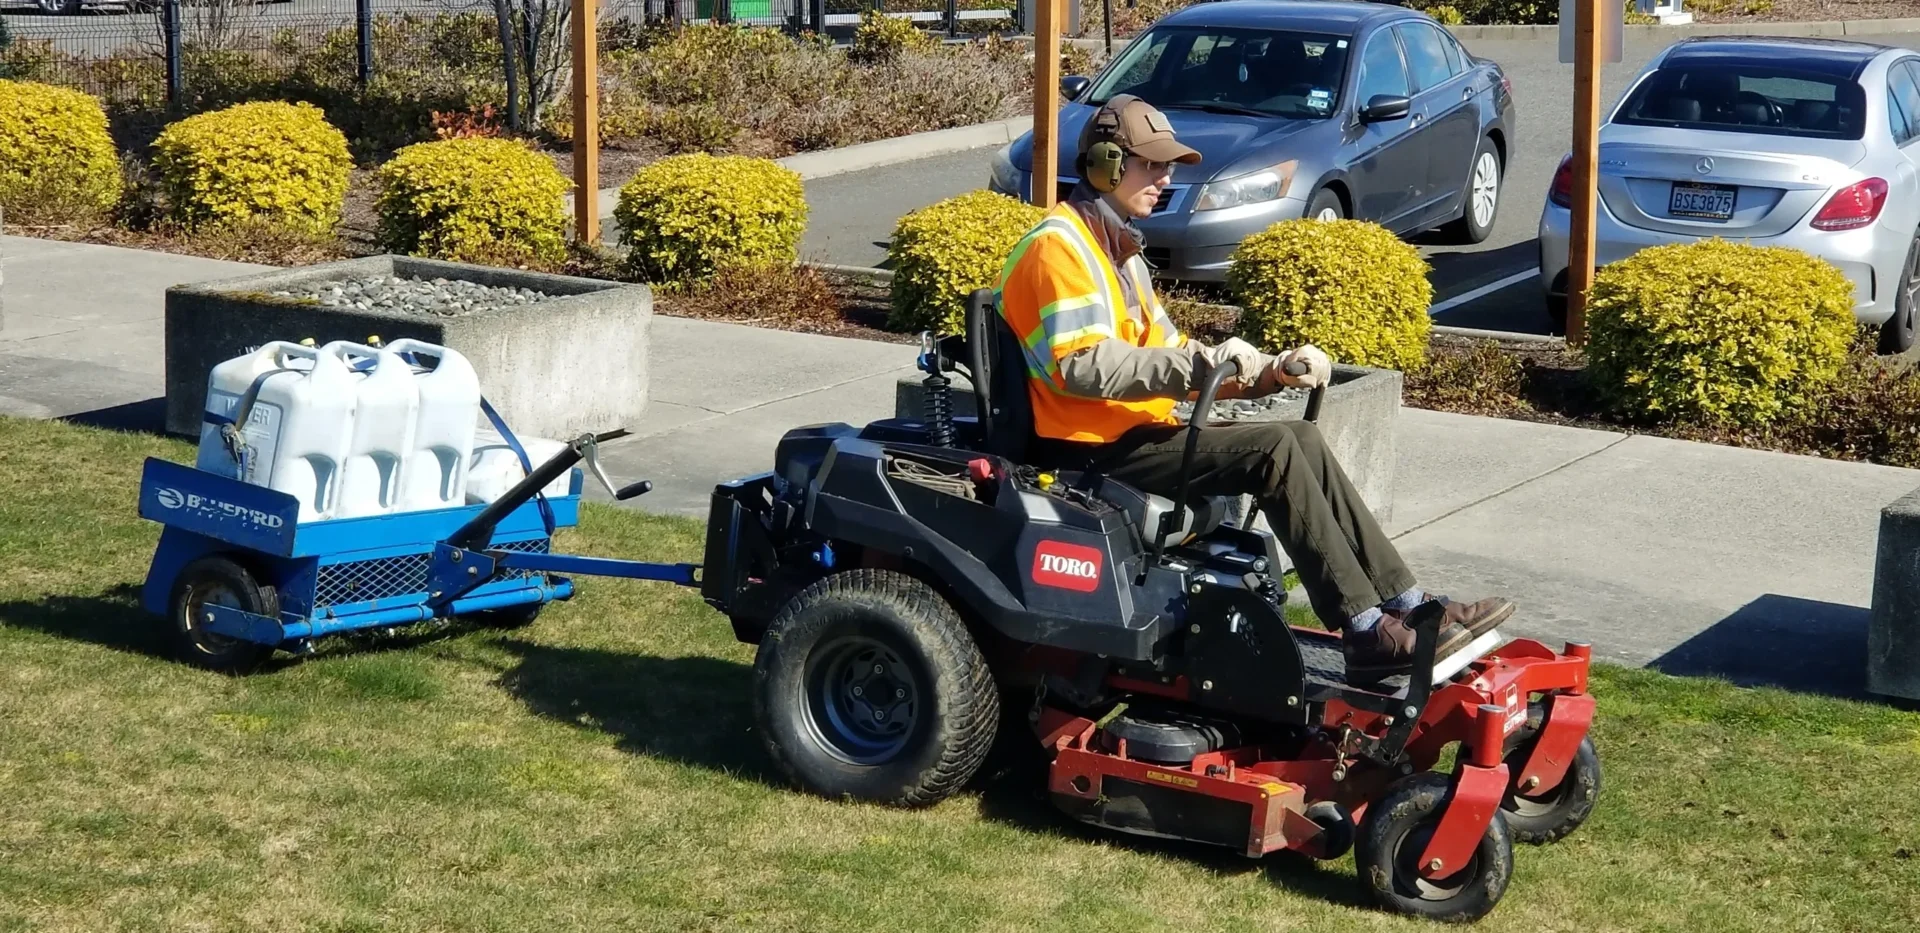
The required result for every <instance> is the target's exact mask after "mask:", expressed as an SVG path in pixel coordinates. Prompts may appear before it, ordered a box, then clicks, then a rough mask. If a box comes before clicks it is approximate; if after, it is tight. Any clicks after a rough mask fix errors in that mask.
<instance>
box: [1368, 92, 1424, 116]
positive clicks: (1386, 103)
mask: <svg viewBox="0 0 1920 933" xmlns="http://www.w3.org/2000/svg"><path fill="white" fill-rule="evenodd" d="M1412 106H1413V101H1411V100H1408V99H1407V98H1406V97H1405V96H1404V95H1401V94H1375V95H1373V97H1371V98H1369V99H1368V100H1367V105H1366V106H1365V107H1362V108H1360V122H1362V123H1379V122H1381V121H1384V120H1398V119H1400V118H1401V117H1404V116H1406V115H1407V110H1408V109H1409V108H1411V107H1412Z"/></svg>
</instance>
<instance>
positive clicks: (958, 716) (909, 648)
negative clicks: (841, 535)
mask: <svg viewBox="0 0 1920 933" xmlns="http://www.w3.org/2000/svg"><path fill="white" fill-rule="evenodd" d="M753 710H754V720H755V722H756V724H757V725H758V726H759V729H760V733H761V735H762V737H763V741H764V742H765V744H766V748H767V753H768V754H769V755H770V756H771V757H772V758H773V760H774V763H775V764H776V765H777V766H778V767H779V768H780V770H781V772H783V773H784V774H786V775H787V777H788V778H789V779H791V780H792V781H793V782H794V783H796V784H798V785H800V786H801V787H802V788H804V789H806V790H807V791H809V792H811V793H815V794H819V795H821V796H824V797H830V798H839V797H850V798H853V799H855V800H863V801H871V802H875V803H883V804H888V805H892V806H902V807H916V806H926V805H930V804H933V803H936V802H938V801H940V800H942V799H944V798H946V797H948V796H950V795H952V794H953V793H954V792H955V791H958V790H959V789H960V788H961V787H962V786H964V785H965V784H966V783H967V781H968V780H969V779H971V778H972V777H973V775H974V773H975V772H976V771H978V770H979V768H980V764H981V762H982V761H983V760H984V759H985V758H986V755H987V752H988V750H989V749H990V748H991V747H992V746H993V739H994V734H995V732H996V731H997V729H998V725H999V719H1000V699H999V694H998V691H997V690H996V688H995V685H994V681H993V676H992V674H991V672H990V671H989V669H988V667H987V663H986V659H985V658H984V657H982V655H981V653H980V649H979V647H978V646H977V645H976V644H975V643H974V640H973V637H972V636H971V635H970V634H968V632H967V629H966V626H965V624H964V623H962V622H961V620H960V617H959V615H958V614H957V613H956V612H955V611H954V609H953V607H952V606H951V605H949V604H948V603H947V601H946V600H945V599H943V598H942V597H941V596H940V594H939V593H937V592H935V591H934V590H933V588H932V587H930V586H928V585H927V584H926V583H923V582H921V581H920V580H917V579H914V578H913V577H910V576H907V575H905V574H901V573H896V572H893V571H885V570H851V571H846V572H843V573H838V574H834V575H832V576H829V577H826V578H825V579H822V580H820V581H819V582H817V583H815V584H813V585H812V586H809V587H808V588H806V589H805V590H803V591H801V592H800V593H799V595H797V596H795V597H794V598H793V599H792V600H791V601H790V602H788V603H787V605H786V606H785V607H784V608H782V609H781V611H780V613H779V615H777V616H776V617H775V618H774V620H773V623H772V625H770V626H768V628H767V633H766V637H764V638H763V639H761V642H760V650H759V654H758V655H757V656H756V657H755V659H754V690H753Z"/></svg>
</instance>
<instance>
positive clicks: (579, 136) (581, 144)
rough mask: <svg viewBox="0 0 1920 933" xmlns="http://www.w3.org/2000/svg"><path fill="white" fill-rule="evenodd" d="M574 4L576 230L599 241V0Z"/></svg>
mask: <svg viewBox="0 0 1920 933" xmlns="http://www.w3.org/2000/svg"><path fill="white" fill-rule="evenodd" d="M572 3H573V14H572V15H573V230H574V238H575V239H576V240H578V241H579V243H580V245H582V246H586V245H589V244H593V243H598V242H600V42H599V32H600V31H599V29H598V28H596V25H595V23H594V15H595V13H596V12H597V11H596V9H595V8H596V7H597V6H598V5H599V4H598V0H572Z"/></svg>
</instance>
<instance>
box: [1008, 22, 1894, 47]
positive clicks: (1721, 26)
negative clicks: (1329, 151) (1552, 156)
mask: <svg viewBox="0 0 1920 933" xmlns="http://www.w3.org/2000/svg"><path fill="white" fill-rule="evenodd" d="M1445 29H1446V30H1447V31H1448V32H1450V33H1453V35H1454V37H1455V38H1458V39H1509V40H1513V39H1553V40H1557V39H1559V37H1560V26H1559V25H1558V24H1553V25H1547V26H1510V25H1508V26H1447V27H1445ZM1621 30H1622V33H1623V36H1622V38H1624V39H1634V38H1640V39H1646V38H1657V37H1662V36H1664V37H1667V38H1674V39H1680V38H1685V37H1687V36H1817V37H1823V38H1833V37H1836V36H1870V35H1880V34H1885V33H1907V32H1920V17H1901V18H1894V19H1860V20H1847V21H1840V20H1819V21H1813V22H1804V23H1781V22H1765V23H1688V24H1686V25H1684V26H1659V25H1653V24H1647V25H1631V26H1628V25H1623V26H1621ZM1023 38H1024V37H1023ZM1133 39H1134V37H1133V36H1127V37H1125V38H1122V37H1120V36H1114V37H1113V50H1114V51H1115V52H1118V51H1120V50H1121V49H1122V48H1124V47H1126V44H1127V43H1129V42H1132V41H1133ZM1009 41H1012V40H1009ZM1061 41H1062V42H1063V43H1064V44H1068V45H1075V46H1079V47H1080V48H1083V49H1104V48H1106V44H1107V43H1106V39H1105V38H1104V37H1103V38H1094V39H1087V38H1080V37H1074V38H1063V39H1062V40H1061Z"/></svg>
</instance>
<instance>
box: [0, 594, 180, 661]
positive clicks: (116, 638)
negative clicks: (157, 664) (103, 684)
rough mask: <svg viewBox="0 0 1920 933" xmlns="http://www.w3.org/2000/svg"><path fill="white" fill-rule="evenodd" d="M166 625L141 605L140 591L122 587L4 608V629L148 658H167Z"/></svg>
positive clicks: (0, 618)
mask: <svg viewBox="0 0 1920 933" xmlns="http://www.w3.org/2000/svg"><path fill="white" fill-rule="evenodd" d="M164 625H165V623H164V621H163V620H160V619H156V618H154V617H153V616H151V615H148V614H147V611H146V610H145V609H143V608H141V606H140V587H139V586H138V585H137V584H133V583H119V584H115V585H114V586H111V587H108V588H107V589H106V590H103V591H102V592H100V593H97V594H95V595H92V596H50V597H47V598H45V599H38V600H16V601H13V602H4V603H0V626H5V627H7V628H15V629H21V630H23V631H32V632H43V633H45V634H48V635H54V636H58V637H60V638H66V639H71V640H73V641H84V642H90V643H92V644H96V645H100V646H102V647H105V648H111V649H113V650H115V651H124V652H127V653H128V654H141V655H147V656H149V657H165V656H166V655H167V649H168V644H169V642H168V637H167V631H166V629H165V628H164Z"/></svg>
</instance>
